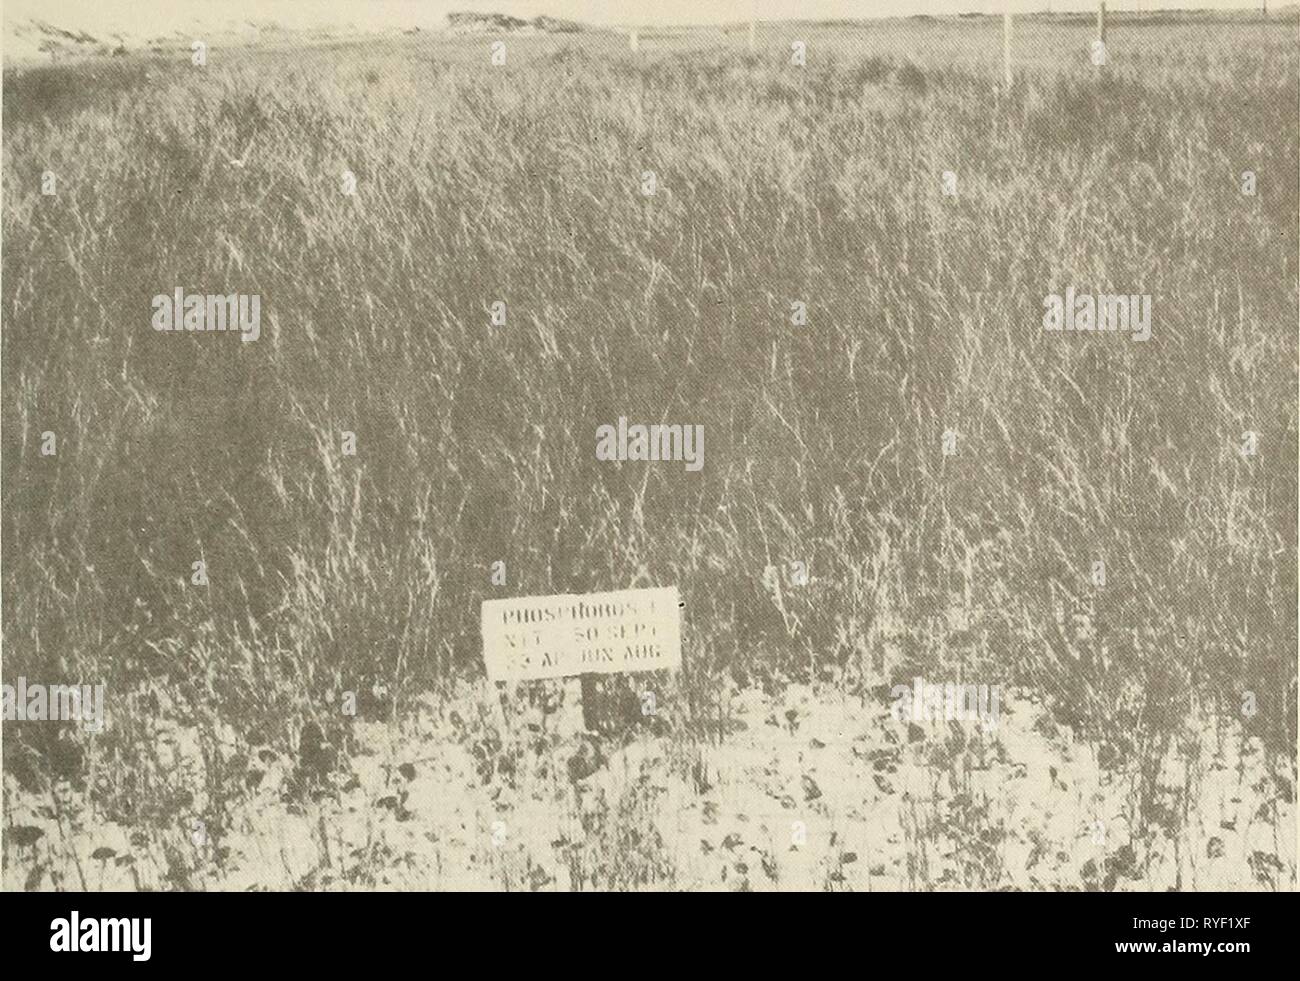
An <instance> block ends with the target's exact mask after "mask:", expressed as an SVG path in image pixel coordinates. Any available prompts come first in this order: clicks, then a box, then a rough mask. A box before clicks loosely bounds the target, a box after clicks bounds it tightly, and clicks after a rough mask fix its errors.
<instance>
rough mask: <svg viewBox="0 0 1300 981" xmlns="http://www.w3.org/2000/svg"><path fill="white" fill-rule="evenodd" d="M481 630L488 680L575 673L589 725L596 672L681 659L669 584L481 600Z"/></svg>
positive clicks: (675, 663)
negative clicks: (579, 593)
mask: <svg viewBox="0 0 1300 981" xmlns="http://www.w3.org/2000/svg"><path fill="white" fill-rule="evenodd" d="M482 628H483V663H484V666H485V667H486V668H487V676H488V680H489V681H490V682H509V681H522V680H529V679H538V678H564V677H570V676H573V675H580V676H582V689H583V693H584V697H583V720H584V723H585V724H586V725H587V726H588V727H589V728H591V727H593V726H592V724H593V723H594V722H595V721H597V720H596V718H595V717H596V714H597V713H596V711H595V706H594V705H593V704H591V703H592V701H593V699H592V695H593V693H594V692H595V690H596V679H597V676H599V675H604V674H623V673H628V672H633V671H660V670H665V669H669V668H679V667H681V663H682V635H681V609H680V604H679V601H678V598H677V587H675V586H669V587H665V588H656V589H625V590H619V591H617V592H609V593H585V594H581V595H573V594H559V595H555V596H520V597H516V598H514V599H494V600H484V601H483V607H482Z"/></svg>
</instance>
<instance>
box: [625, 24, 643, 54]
mask: <svg viewBox="0 0 1300 981" xmlns="http://www.w3.org/2000/svg"><path fill="white" fill-rule="evenodd" d="M640 43H641V42H640V39H639V38H637V36H636V28H635V27H634V28H632V33H631V34H629V35H628V36H627V46H628V47H629V48H631V49H632V52H633V53H634V54H635V53H636V51H637V48H638V47H639V46H640Z"/></svg>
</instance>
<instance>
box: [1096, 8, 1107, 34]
mask: <svg viewBox="0 0 1300 981" xmlns="http://www.w3.org/2000/svg"><path fill="white" fill-rule="evenodd" d="M1097 40H1098V41H1100V42H1101V43H1102V44H1105V43H1106V0H1101V5H1100V6H1098V7H1097Z"/></svg>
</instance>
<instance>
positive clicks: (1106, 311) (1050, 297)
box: [1043, 286, 1151, 341]
mask: <svg viewBox="0 0 1300 981" xmlns="http://www.w3.org/2000/svg"><path fill="white" fill-rule="evenodd" d="M1043 310H1044V313H1043V330H1048V331H1131V332H1132V334H1133V340H1135V341H1148V340H1150V339H1151V295H1150V294H1149V293H1142V294H1137V293H1134V294H1132V295H1130V296H1125V295H1124V294H1122V293H1115V294H1112V293H1101V294H1098V295H1097V296H1093V295H1092V294H1090V293H1080V294H1078V295H1076V294H1075V292H1074V287H1073V286H1068V287H1066V290H1065V296H1061V295H1060V294H1058V293H1049V294H1047V296H1045V297H1043Z"/></svg>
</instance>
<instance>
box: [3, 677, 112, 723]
mask: <svg viewBox="0 0 1300 981" xmlns="http://www.w3.org/2000/svg"><path fill="white" fill-rule="evenodd" d="M0 709H2V710H3V716H4V721H5V722H80V723H82V724H83V725H84V727H85V729H86V731H87V732H99V731H100V730H101V729H103V728H104V686H103V685H102V684H101V685H43V684H30V685H29V684H28V683H27V679H26V678H24V677H22V676H19V678H18V683H17V685H8V684H4V685H0Z"/></svg>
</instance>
